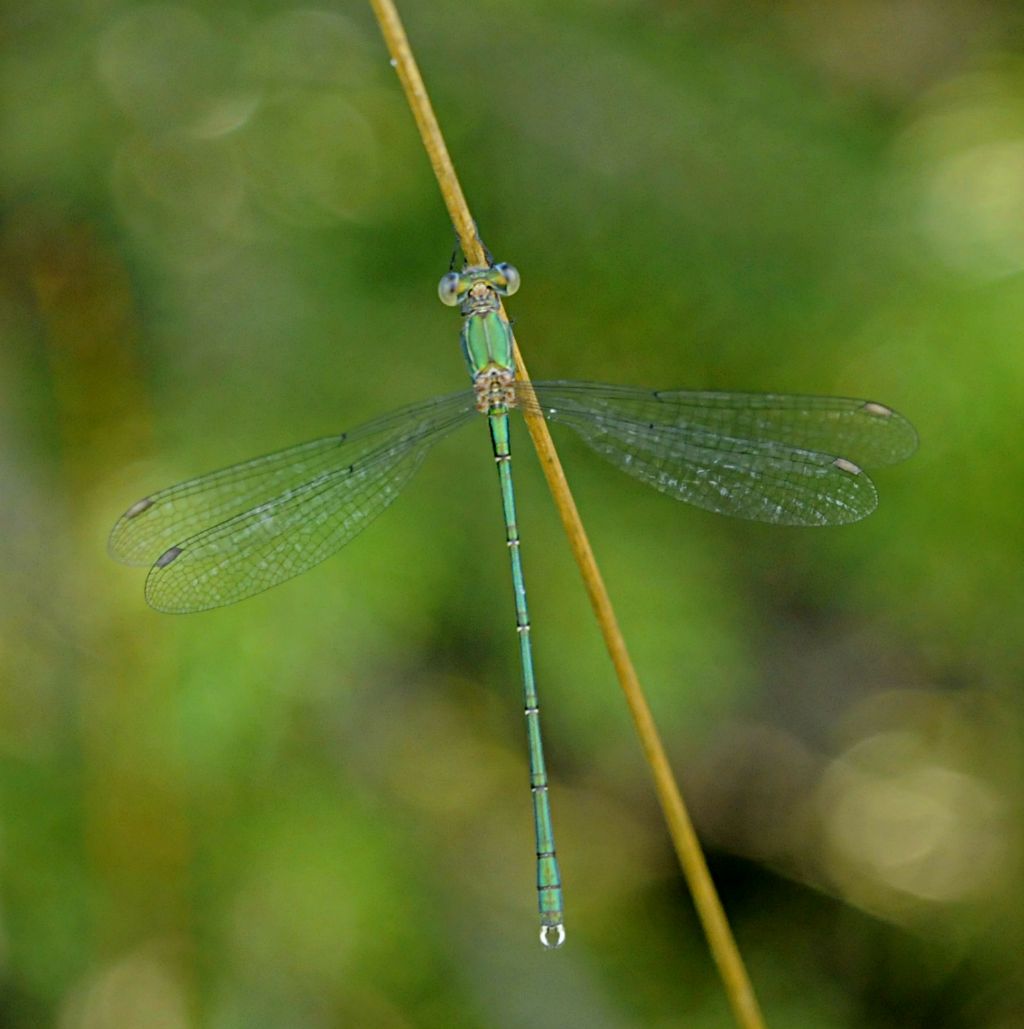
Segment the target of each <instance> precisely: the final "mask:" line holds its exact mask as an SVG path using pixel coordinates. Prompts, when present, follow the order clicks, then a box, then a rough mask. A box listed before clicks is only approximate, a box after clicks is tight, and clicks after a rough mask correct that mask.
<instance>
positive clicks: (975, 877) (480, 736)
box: [0, 0, 1024, 1029]
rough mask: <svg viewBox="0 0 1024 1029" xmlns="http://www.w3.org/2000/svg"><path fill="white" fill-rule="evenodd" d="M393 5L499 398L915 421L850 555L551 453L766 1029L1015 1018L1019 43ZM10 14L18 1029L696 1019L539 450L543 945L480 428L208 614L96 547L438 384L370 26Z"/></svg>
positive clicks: (1023, 146)
mask: <svg viewBox="0 0 1024 1029" xmlns="http://www.w3.org/2000/svg"><path fill="white" fill-rule="evenodd" d="M404 6H405V8H406V11H405V12H404V13H405V14H406V16H407V19H408V25H407V27H408V31H409V34H410V37H411V39H412V42H413V45H414V46H415V48H416V51H417V54H418V56H419V59H420V61H421V64H422V67H423V71H424V75H425V77H426V79H427V82H428V85H429V87H430V88H431V89H432V91H433V95H434V101H435V104H436V106H437V108H438V112H439V116H440V118H441V122H442V125H443V127H444V128H445V130H446V131H447V133H448V137H449V145H450V147H451V150H452V152H453V155H454V157H455V160H456V163H457V165H458V167H459V169H460V172H461V174H462V176H463V178H464V185H465V188H466V192H467V194H468V196H469V199H470V203H471V206H472V207H473V209H474V212H475V214H476V217H477V219H478V222H479V225H480V228H481V232H482V234H483V235H484V238H485V239H486V241H487V243H488V245H489V246H490V247H491V248H492V249H493V250H494V252H495V254H496V256H497V257H498V258H500V259H502V260H509V261H512V262H514V263H515V264H516V265H517V266H518V267H519V268H520V270H521V272H522V276H523V288H522V291H521V293H520V294H519V295H517V296H516V297H515V298H514V301H513V303H512V304H511V305H510V309H511V311H512V314H513V315H514V317H515V319H516V324H517V333H518V335H519V338H520V342H521V344H522V346H523V348H524V351H525V353H526V356H527V360H528V362H529V364H530V367H531V370H532V372H533V374H534V375H536V376H538V377H539V378H580V379H593V380H597V381H609V382H624V383H633V384H638V385H642V384H649V385H652V386H663V387H672V386H694V387H697V386H706V387H720V388H739V389H760V390H777V391H794V392H795V391H803V392H814V393H838V394H847V395H853V396H865V397H870V398H873V399H877V400H881V401H883V402H885V403H888V404H891V405H893V406H895V407H897V408H898V409H900V410H901V411H903V412H904V413H905V414H907V416H908V417H910V418H911V420H912V421H914V422H915V424H916V425H917V427H918V429H919V431H920V435H921V440H922V444H921V448H920V451H919V453H918V455H917V456H915V458H914V459H913V461H912V462H910V463H908V464H907V465H905V466H902V467H899V468H895V469H892V470H886V471H884V472H883V473H882V474H880V475H878V476H877V482H878V484H879V487H880V492H881V494H882V502H881V506H880V508H879V511H878V512H877V513H876V514H875V515H874V516H873V517H872V518H871V519H869V520H868V521H866V522H864V523H862V524H860V525H857V526H854V527H849V528H845V529H836V530H820V531H812V530H803V531H801V530H792V529H772V528H769V527H764V526H755V525H746V524H740V523H736V522H730V521H727V520H724V519H719V518H715V517H714V516H712V515H708V514H705V513H702V512H699V511H696V510H692V509H688V508H685V507H682V506H680V505H676V504H672V503H670V502H669V501H668V500H666V499H665V498H663V497H661V496H659V495H656V494H653V493H649V492H647V491H645V490H644V489H643V488H642V487H640V486H639V485H637V484H636V483H634V482H632V481H630V480H627V479H626V478H625V477H623V476H620V475H617V474H616V473H615V472H614V471H613V470H611V469H609V468H607V467H604V466H602V464H601V462H599V461H597V460H596V459H594V458H593V457H592V455H590V454H589V453H587V452H585V451H584V450H583V449H582V448H581V447H579V446H575V445H574V444H573V441H572V440H565V441H563V447H564V449H563V457H564V459H565V461H566V463H567V467H568V470H569V475H570V479H571V482H572V485H573V487H574V489H575V491H576V493H577V498H578V502H579V504H580V507H581V510H582V513H583V515H584V518H585V520H586V522H587V524H588V527H589V530H590V532H591V534H592V538H593V542H594V545H595V549H596V551H597V554H598V557H599V559H600V560H601V562H602V565H603V568H604V571H605V574H606V576H607V579H608V582H609V586H610V588H611V591H612V595H613V597H614V598H615V599H616V602H617V605H618V608H619V612H620V616H621V619H622V622H623V626H624V629H625V631H626V633H627V637H628V639H629V641H630V644H631V647H632V649H633V651H634V656H635V658H636V661H637V665H638V667H639V670H640V672H641V675H642V677H643V679H644V681H645V683H646V685H647V688H648V690H649V691H650V695H651V701H652V704H653V707H654V710H655V713H656V715H657V718H658V720H659V723H660V725H661V727H662V729H663V731H664V733H665V736H666V741H667V745H668V747H669V748H670V751H671V754H672V758H673V761H674V763H675V765H676V767H677V769H678V771H679V774H680V776H681V779H682V783H683V786H684V790H685V792H686V794H687V796H688V798H689V801H690V803H691V804H692V807H693V810H694V814H695V818H696V820H697V823H698V826H699V829H700V831H701V834H702V837H703V839H704V841H705V844H706V846H707V848H708V853H709V859H710V861H711V865H712V871H713V872H714V874H715V877H716V879H717V881H718V883H719V886H720V888H721V891H722V896H723V899H724V903H725V906H726V909H727V910H728V912H729V914H730V916H731V918H732V920H733V924H734V928H735V931H736V934H737V937H738V940H739V943H740V945H741V948H742V950H743V951H744V954H745V956H746V958H747V960H748V962H749V965H750V969H751V973H752V976H753V979H754V982H755V985H756V987H757V989H758V992H759V995H760V997H761V999H762V1001H763V1004H764V1007H765V1011H766V1015H767V1019H768V1023H769V1025H771V1026H786V1027H790V1029H801V1027H807V1029H811V1027H814V1029H826V1027H827V1029H831V1027H835V1029H853V1027H870V1029H886V1027H897V1026H899V1027H901V1029H907V1027H914V1026H921V1027H924V1026H927V1027H929V1029H946V1027H949V1029H960V1027H964V1029H967V1027H971V1029H973V1027H984V1029H1011V1027H1015V1026H1019V1025H1021V1024H1024V987H1022V959H1021V954H1022V953H1024V949H1022V945H1024V939H1022V929H1021V926H1022V925H1024V918H1022V915H1024V910H1022V907H1024V904H1022V899H1024V894H1022V891H1021V830H1022V820H1021V800H1022V788H1021V780H1022V772H1024V761H1022V752H1021V742H1020V741H1021V727H1022V696H1021V668H1022V661H1021V634H1022V631H1024V621H1022V613H1024V596H1022V592H1024V586H1022V583H1024V575H1022V569H1021V560H1020V556H1021V539H1022V536H1021V529H1020V524H1021V510H1022V508H1024V487H1022V474H1021V459H1020V449H1021V448H1020V440H1021V427H1020V416H1021V401H1022V398H1024V391H1022V379H1024V350H1022V347H1021V333H1022V319H1024V277H1022V269H1024V62H1022V59H1021V45H1020V40H1021V38H1022V35H1021V30H1022V27H1024V25H1022V18H1021V15H1020V10H1019V8H1018V7H1016V6H1015V5H1011V4H989V3H981V2H972V0H962V2H956V3H952V4H950V3H945V2H940V0H914V2H909V0H903V2H897V3H880V2H874V0H841V2H839V3H836V4H826V5H821V4H813V3H809V2H804V0H791V2H787V3H783V4H779V5H762V4H754V3H747V4H744V3H740V4H725V3H720V2H717V0H703V2H696V0H695V2H691V3H680V4H675V3H665V2H656V0H632V2H631V0H618V2H616V0H603V2H596V3H595V2H588V3H584V2H580V0H523V2H520V3H516V4H509V3H507V2H506V3H502V4H498V3H494V2H488V0H483V2H477V3H473V4H460V3H454V2H451V0H432V2H431V3H429V4H426V3H412V2H409V3H406V4H405V5H404ZM5 23H6V27H5V32H4V40H3V45H4V56H3V61H2V65H0V75H2V79H3V86H2V93H3V96H4V114H5V119H4V122H5V124H4V131H3V137H4V140H5V143H4V160H3V162H2V163H0V204H2V212H3V220H2V224H0V469H2V484H3V500H2V502H0V559H2V567H3V569H4V576H3V589H2V590H0V805H2V806H0V890H2V905H0V1025H2V1026H4V1027H10V1029H29V1027H31V1029H35V1027H38V1026H43V1025H59V1026H61V1027H62V1029H79V1027H81V1029H108V1027H110V1029H126V1027H138V1029H179V1027H182V1029H184V1027H192V1026H204V1027H207V1026H208V1027H213V1029H236V1027H237V1029H241V1027H246V1029H253V1027H263V1026H266V1027H274V1029H326V1027H341V1026H345V1027H348V1026H355V1027H383V1029H406V1027H414V1026H415V1027H420V1026H423V1027H445V1029H475V1027H498V1026H500V1027H520V1026H524V1027H525V1026H531V1027H546V1026H568V1025H571V1026H586V1027H588V1029H619V1027H627V1026H637V1027H640V1026H644V1027H657V1029H677V1027H679V1029H681V1027H684V1026H685V1027H687V1029H712V1027H715V1029H717V1027H721V1026H727V1025H729V1024H731V1023H730V1020H729V1015H728V1011H727V1008H726V1005H725V1002H724V999H723V996H722V992H721V988H720V985H719V983H718V981H717V979H716V976H715V973H714V969H713V967H712V964H711V961H710V958H709V956H708V954H707V952H706V950H705V948H704V945H703V942H702V937H701V934H700V931H699V928H698V926H697V925H696V922H695V919H694V916H693V913H692V909H691V906H690V902H689V900H688V897H687V895H686V892H685V890H684V888H683V886H682V885H681V883H680V878H679V875H678V872H677V869H676V866H675V864H674V860H673V856H672V854H671V851H670V848H669V846H668V843H667V840H666V835H665V832H664V828H663V825H662V823H661V821H660V818H659V813H658V810H657V806H656V804H655V802H654V799H653V796H652V789H651V786H650V783H649V780H648V777H647V772H646V770H645V766H644V764H643V762H642V760H641V755H640V753H639V748H638V747H637V744H636V742H635V738H634V736H633V734H632V729H631V726H630V724H629V721H628V717H627V714H626V711H625V707H624V704H623V703H622V701H621V699H620V697H619V695H618V693H617V688H616V685H615V682H614V679H613V676H612V673H611V670H610V667H609V665H608V662H607V659H606V657H605V655H604V652H603V650H602V648H601V645H600V641H599V637H598V633H597V630H596V628H595V627H594V625H593V622H592V619H591V616H590V613H589V608H588V606H587V603H586V599H585V596H584V594H583V590H582V588H581V586H580V583H579V580H578V577H577V574H576V572H575V569H574V566H573V565H572V563H571V560H570V558H569V556H568V554H567V550H566V547H565V544H564V542H563V540H562V538H561V536H560V529H559V526H558V523H557V519H556V517H555V515H554V513H553V511H552V508H551V505H550V502H549V499H548V497H547V496H546V493H545V489H544V486H543V482H542V479H541V476H540V474H539V472H538V470H537V468H536V465H535V463H534V461H533V458H532V454H531V452H530V449H529V446H528V441H527V440H526V438H525V434H523V433H520V435H519V436H518V437H517V439H516V442H517V445H518V450H517V454H518V460H517V475H518V482H519V491H520V508H521V512H520V520H521V525H522V529H523V534H524V540H525V542H524V559H525V563H526V571H527V577H528V581H529V586H530V592H531V607H532V611H533V618H534V625H535V641H536V646H537V648H538V654H537V657H538V667H539V672H540V688H541V694H542V699H543V704H544V716H545V729H546V737H547V746H548V751H549V761H550V765H551V770H552V773H553V781H554V785H553V793H552V796H553V804H554V809H555V817H556V831H557V834H558V840H559V847H560V851H561V854H562V859H563V873H564V876H565V880H566V898H567V904H568V917H567V922H568V932H569V939H568V943H567V945H566V947H565V948H563V949H562V950H561V951H559V952H557V953H544V952H542V951H541V949H540V947H539V944H538V943H537V941H536V930H535V913H534V904H535V899H534V893H533V887H532V875H533V871H532V854H531V850H532V845H531V842H530V840H531V828H530V816H529V803H528V794H527V789H526V785H527V780H526V771H525V749H524V745H523V743H524V741H523V730H522V725H521V711H520V708H521V703H520V699H519V694H518V691H519V685H518V669H517V666H516V648H515V642H514V633H513V631H512V605H511V598H510V596H509V584H508V573H507V568H506V562H507V558H506V555H505V548H504V547H503V546H502V545H501V530H500V525H499V506H498V498H497V490H496V485H495V483H494V481H493V477H494V473H493V470H492V462H491V461H490V460H489V458H488V442H487V438H486V433H485V432H484V431H483V430H482V428H481V429H480V430H479V431H477V432H475V433H474V432H472V431H470V430H466V431H464V432H463V433H462V434H460V435H459V436H458V437H456V438H453V439H451V440H448V441H445V443H443V444H442V445H441V446H440V447H438V449H437V451H436V452H435V453H434V455H433V456H432V458H431V460H430V461H429V462H428V463H427V465H426V466H425V467H424V469H423V470H422V471H421V472H420V473H419V475H418V476H417V478H416V480H415V481H414V483H413V484H412V485H411V486H410V487H409V489H408V490H407V492H406V495H405V496H404V497H403V498H402V500H401V502H400V503H398V504H396V505H395V506H394V507H393V508H392V509H390V510H389V511H388V513H387V514H386V515H385V516H384V517H383V518H381V520H380V522H379V523H378V524H376V525H374V526H373V528H372V529H371V530H370V531H368V532H367V533H366V534H365V535H363V536H361V537H360V538H359V539H358V540H357V541H356V542H354V543H353V544H352V545H351V546H350V547H349V548H348V549H347V550H346V551H345V553H344V554H343V555H341V556H339V557H337V558H335V559H333V560H331V561H330V562H328V563H326V564H324V565H323V566H321V567H320V568H318V569H316V570H315V571H313V572H311V573H309V574H308V575H306V576H304V577H302V578H301V579H298V580H295V581H294V582H292V583H290V584H288V585H286V586H283V587H281V588H279V589H277V590H273V591H271V592H270V593H267V594H264V595H262V596H260V597H259V598H256V599H254V600H250V601H247V602H245V603H243V604H241V605H239V606H237V607H235V608H230V609H226V610H223V611H217V612H212V613H209V614H205V615H200V616H190V617H180V618H175V617H168V616H160V615H157V614H155V613H154V612H152V611H150V610H148V609H147V608H146V606H145V604H144V603H143V600H142V595H141V589H142V578H143V576H142V575H141V574H140V573H139V572H138V571H132V570H128V569H125V568H121V567H118V566H116V565H114V564H113V563H112V562H110V561H109V560H108V559H107V557H106V555H105V552H104V540H105V536H106V533H107V531H108V529H109V527H110V525H111V524H112V523H113V522H114V520H115V518H116V517H117V516H118V515H119V514H120V513H121V511H122V510H124V508H125V507H127V506H128V504H129V503H130V502H132V501H133V500H135V499H136V498H137V497H139V496H142V495H144V494H146V493H148V492H151V491H152V490H153V489H155V488H158V487H161V486H164V485H167V484H169V483H172V482H174V481H177V480H179V479H182V478H185V477H188V476H190V475H192V474H195V473H198V472H201V471H204V470H207V469H210V468H214V467H218V466H220V465H223V464H227V463H230V462H232V461H235V460H240V459H243V458H246V457H249V456H251V455H253V454H256V453H259V452H261V451H264V450H272V449H276V448H278V447H280V446H284V445H286V444H288V443H292V442H296V441H299V440H301V439H303V438H307V437H313V436H317V435H322V434H325V433H328V432H334V431H340V430H342V429H345V428H349V427H352V426H354V425H356V424H358V423H360V422H361V421H363V420H365V419H367V418H370V417H373V416H374V415H377V414H380V413H383V412H385V411H387V410H389V409H391V408H393V407H397V406H400V405H402V404H405V403H409V402H412V401H416V400H419V399H422V398H426V397H429V396H431V395H433V394H435V393H441V392H447V391H449V390H452V389H454V388H457V387H458V386H460V385H461V384H462V383H463V382H464V376H465V371H464V368H463V366H462V362H461V358H460V356H459V354H458V350H457V347H456V345H455V336H456V332H457V319H456V318H455V317H454V316H453V314H452V312H450V311H447V310H445V309H444V308H443V307H441V305H440V304H438V303H437V300H436V297H435V294H434V288H435V283H436V281H437V279H438V277H439V276H440V275H441V274H442V273H443V272H444V271H445V270H446V269H447V265H448V259H449V253H450V250H451V246H452V233H451V229H450V227H449V225H448V223H447V221H446V216H445V213H444V210H443V208H442V205H441V202H440V200H439V198H438V195H437V191H436V187H435V185H434V183H433V180H432V178H431V175H430V172H429V168H428V165H427V161H426V158H425V156H424V154H423V153H422V150H421V149H420V147H419V144H418V141H417V138H416V135H415V132H414V127H413V123H412V119H411V117H410V115H409V113H408V111H407V110H406V108H405V107H404V105H403V102H402V99H401V95H400V92H399V89H398V86H397V83H396V82H395V80H394V76H393V72H392V70H391V69H390V68H389V66H388V62H387V59H386V55H385V52H384V48H383V45H382V43H381V41H380V39H379V37H378V34H377V31H376V29H375V26H374V24H373V22H372V19H371V17H370V15H369V12H368V9H367V8H365V7H364V6H363V5H362V4H359V3H344V2H342V3H338V4H335V5H332V6H324V7H291V6H277V5H270V4H265V3H257V2H245V0H239V2H237V3H228V4H203V3H193V4H161V5H139V4H132V3H107V2H99V3H90V4H78V3H68V2H61V0H34V2H29V3H26V4H22V5H20V6H18V7H17V8H12V9H11V10H10V11H9V12H8V14H7V16H6V17H5Z"/></svg>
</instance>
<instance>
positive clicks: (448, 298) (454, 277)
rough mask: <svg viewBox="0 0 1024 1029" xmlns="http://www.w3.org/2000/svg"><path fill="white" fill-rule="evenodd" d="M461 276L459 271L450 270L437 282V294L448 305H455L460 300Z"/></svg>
mask: <svg viewBox="0 0 1024 1029" xmlns="http://www.w3.org/2000/svg"><path fill="white" fill-rule="evenodd" d="M459 278H460V276H459V273H458V272H449V273H448V274H447V275H443V276H441V281H440V282H439V283H438V284H437V295H438V296H439V297H440V298H441V303H442V304H444V305H445V306H446V307H455V306H456V305H457V304H458V302H459Z"/></svg>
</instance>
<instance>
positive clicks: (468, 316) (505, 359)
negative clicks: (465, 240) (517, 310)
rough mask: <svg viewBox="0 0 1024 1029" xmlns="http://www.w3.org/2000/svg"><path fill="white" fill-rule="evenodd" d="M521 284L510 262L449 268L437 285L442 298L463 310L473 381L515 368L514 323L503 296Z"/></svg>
mask: <svg viewBox="0 0 1024 1029" xmlns="http://www.w3.org/2000/svg"><path fill="white" fill-rule="evenodd" d="M518 288H519V273H518V272H517V271H516V270H515V268H513V267H512V266H511V265H509V264H496V265H494V266H493V267H490V268H466V269H465V270H464V271H462V272H449V273H448V274H447V275H446V276H445V277H444V278H443V279H442V280H441V283H440V285H439V286H438V294H439V295H440V297H441V300H442V302H443V303H445V304H448V305H449V306H455V305H456V304H457V305H458V306H459V308H460V310H461V311H462V314H463V318H464V320H463V323H462V334H461V337H460V339H461V342H462V352H463V354H464V355H465V358H466V363H467V364H468V365H469V374H470V375H471V376H472V377H473V379H474V381H476V380H477V379H479V377H480V376H481V375H483V374H485V373H487V372H490V371H500V372H512V371H513V370H514V368H515V358H514V356H513V347H512V327H511V326H510V325H509V323H508V321H507V319H506V318H505V316H504V314H503V313H502V311H501V298H502V297H503V296H509V295H510V294H512V293H514V292H515V291H516V290H517V289H518Z"/></svg>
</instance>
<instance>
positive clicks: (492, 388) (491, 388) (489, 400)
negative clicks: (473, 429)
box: [473, 366, 516, 414]
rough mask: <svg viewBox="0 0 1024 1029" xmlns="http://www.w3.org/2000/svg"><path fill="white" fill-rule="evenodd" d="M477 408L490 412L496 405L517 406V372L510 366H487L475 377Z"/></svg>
mask: <svg viewBox="0 0 1024 1029" xmlns="http://www.w3.org/2000/svg"><path fill="white" fill-rule="evenodd" d="M473 391H474V392H475V393H476V409H477V410H478V411H479V412H480V413H481V414H488V413H489V412H490V411H491V410H493V409H494V408H495V407H515V406H516V373H515V372H514V371H513V370H512V369H510V368H497V367H494V366H492V367H490V368H485V369H484V370H483V371H482V372H479V373H478V374H477V375H476V377H475V378H474V379H473Z"/></svg>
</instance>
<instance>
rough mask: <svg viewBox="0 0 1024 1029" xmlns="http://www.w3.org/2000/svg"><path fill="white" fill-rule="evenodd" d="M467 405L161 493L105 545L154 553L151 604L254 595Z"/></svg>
mask: <svg viewBox="0 0 1024 1029" xmlns="http://www.w3.org/2000/svg"><path fill="white" fill-rule="evenodd" d="M474 411H475V408H474V397H473V393H472V391H468V390H467V391H463V392H461V393H458V394H453V395H452V396H448V397H442V398H439V399H435V400H432V401H429V402H428V403H426V404H420V405H417V406H415V407H410V408H405V409H403V410H401V411H396V412H394V413H393V414H391V415H388V416H386V417H384V418H382V419H379V420H378V421H375V422H370V423H368V424H366V425H364V426H362V427H360V428H358V429H356V430H355V431H353V432H350V433H345V434H342V435H338V436H328V437H325V438H324V439H319V440H313V441H312V442H310V443H302V444H299V445H298V446H295V447H289V448H288V449H287V450H281V451H278V452H277V453H274V454H268V455H266V456H265V457H258V458H255V459H253V460H251V461H245V462H243V463H242V464H237V465H233V466H231V467H230V468H224V469H221V470H220V471H217V472H212V473H210V474H208V475H203V476H200V477H199V478H196V479H190V480H189V481H187V482H183V483H181V484H179V485H177V486H172V487H170V488H169V489H165V490H161V491H160V492H159V493H154V494H153V495H152V496H149V497H145V498H144V499H142V500H140V501H138V502H137V503H136V504H133V505H132V506H131V507H130V508H129V509H128V510H127V511H126V512H125V514H124V515H122V516H121V518H120V519H119V520H118V522H117V524H116V525H115V526H114V529H113V531H112V532H111V536H110V552H111V554H112V555H113V556H114V557H116V558H118V559H119V560H122V561H126V562H128V563H133V564H137V563H150V562H153V567H152V568H151V569H150V573H149V576H148V578H147V579H146V599H147V600H148V601H149V603H150V604H151V605H152V606H153V607H155V608H156V609H157V610H159V611H170V612H185V611H201V610H204V609H206V608H211V607H220V606H222V605H224V604H231V603H234V602H235V601H236V600H241V599H243V598H244V597H249V596H252V595H253V594H255V593H260V592H262V591H263V590H265V589H269V588H270V587H271V586H276V585H277V584H278V583H281V582H284V581H285V580H286V579H290V578H291V577H292V576H295V575H299V574H300V573H301V572H304V571H306V570H307V569H309V568H312V567H313V566H314V565H315V564H318V563H319V562H320V561H322V560H324V558H326V557H328V556H329V555H330V554H332V553H334V551H335V550H337V549H338V548H339V547H341V546H343V545H344V544H345V543H347V542H348V541H349V540H351V539H352V538H353V537H354V536H355V535H356V534H357V533H358V532H359V531H360V530H362V529H363V528H364V527H365V526H366V525H368V524H369V523H370V522H371V521H372V520H373V519H374V518H376V516H377V515H378V514H380V513H381V511H383V510H384V508H385V507H387V506H388V504H390V503H391V501H392V500H394V498H395V497H396V496H397V495H398V493H399V491H400V490H401V489H402V487H403V486H404V485H405V483H406V482H407V481H408V480H409V478H410V477H411V475H412V474H413V472H414V471H415V470H416V468H418V467H419V464H420V462H421V461H422V460H423V457H424V456H425V454H426V452H427V450H429V449H430V447H431V446H432V445H433V444H434V443H436V442H437V441H438V440H439V439H441V438H442V437H443V436H445V435H447V434H448V433H449V432H451V431H452V430H454V429H455V428H457V427H458V426H459V425H462V424H463V423H464V422H466V421H467V420H469V418H471V417H472V415H473V414H474Z"/></svg>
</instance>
